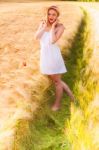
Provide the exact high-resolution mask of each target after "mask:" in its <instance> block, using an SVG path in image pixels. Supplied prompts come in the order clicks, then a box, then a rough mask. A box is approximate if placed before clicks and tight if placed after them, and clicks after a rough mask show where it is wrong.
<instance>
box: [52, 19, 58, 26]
mask: <svg viewBox="0 0 99 150" xmlns="http://www.w3.org/2000/svg"><path fill="white" fill-rule="evenodd" d="M58 23H59V19H56V21H55V22H54V23H53V24H52V27H55V26H56V25H57V24H58Z"/></svg>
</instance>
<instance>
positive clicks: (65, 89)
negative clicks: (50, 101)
mask: <svg viewBox="0 0 99 150" xmlns="http://www.w3.org/2000/svg"><path fill="white" fill-rule="evenodd" d="M61 82H62V85H63V89H64V91H65V92H66V93H67V95H68V96H69V97H70V98H71V100H72V101H73V102H74V100H75V97H74V95H73V93H72V91H71V90H70V88H69V87H68V85H67V84H66V83H65V82H64V81H62V80H61Z"/></svg>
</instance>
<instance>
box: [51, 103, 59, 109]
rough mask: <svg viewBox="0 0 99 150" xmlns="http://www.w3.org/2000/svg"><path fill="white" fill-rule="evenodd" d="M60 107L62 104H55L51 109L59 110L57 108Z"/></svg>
mask: <svg viewBox="0 0 99 150" xmlns="http://www.w3.org/2000/svg"><path fill="white" fill-rule="evenodd" d="M59 109H60V105H56V104H54V105H53V106H52V107H51V110H52V111H57V110H59Z"/></svg>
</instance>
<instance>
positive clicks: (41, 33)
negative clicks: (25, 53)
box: [34, 21, 46, 40]
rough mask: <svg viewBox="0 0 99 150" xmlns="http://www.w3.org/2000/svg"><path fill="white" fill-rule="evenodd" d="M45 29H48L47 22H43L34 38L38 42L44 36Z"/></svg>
mask: <svg viewBox="0 0 99 150" xmlns="http://www.w3.org/2000/svg"><path fill="white" fill-rule="evenodd" d="M45 28H46V22H45V21H42V22H41V23H40V25H39V27H38V29H37V31H36V33H35V35H34V38H35V39H36V40H37V39H40V38H41V36H42V35H43V33H44V31H45Z"/></svg>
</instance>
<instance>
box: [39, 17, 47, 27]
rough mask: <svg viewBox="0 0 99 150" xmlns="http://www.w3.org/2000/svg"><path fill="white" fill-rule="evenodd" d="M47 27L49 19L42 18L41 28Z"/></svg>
mask: <svg viewBox="0 0 99 150" xmlns="http://www.w3.org/2000/svg"><path fill="white" fill-rule="evenodd" d="M46 27H47V21H46V20H44V19H42V20H41V23H40V28H42V29H46Z"/></svg>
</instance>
